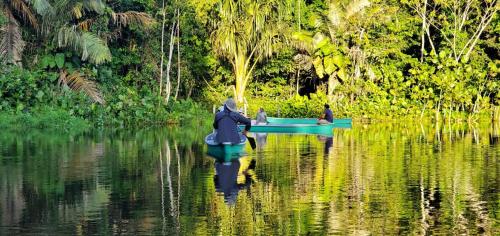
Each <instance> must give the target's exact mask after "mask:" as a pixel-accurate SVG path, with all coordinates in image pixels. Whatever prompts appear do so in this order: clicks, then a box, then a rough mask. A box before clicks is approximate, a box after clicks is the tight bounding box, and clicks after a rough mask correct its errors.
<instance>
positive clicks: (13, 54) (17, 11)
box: [0, 0, 40, 65]
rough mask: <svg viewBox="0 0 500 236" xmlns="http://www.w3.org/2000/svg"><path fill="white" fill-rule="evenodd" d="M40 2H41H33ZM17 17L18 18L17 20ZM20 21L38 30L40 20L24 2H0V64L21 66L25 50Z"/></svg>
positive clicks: (8, 0) (6, 0)
mask: <svg viewBox="0 0 500 236" xmlns="http://www.w3.org/2000/svg"><path fill="white" fill-rule="evenodd" d="M33 2H40V1H33ZM16 16H17V18H16ZM19 19H22V20H23V21H24V22H25V23H27V24H29V25H30V26H31V27H33V28H35V29H38V26H39V24H38V19H37V16H36V14H35V13H34V12H33V9H32V8H31V6H29V5H28V4H27V3H26V2H24V1H23V0H1V1H0V62H5V63H11V64H16V65H20V64H21V59H22V53H23V50H24V45H25V43H24V41H23V40H22V36H21V28H20V23H19Z"/></svg>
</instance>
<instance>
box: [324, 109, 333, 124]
mask: <svg viewBox="0 0 500 236" xmlns="http://www.w3.org/2000/svg"><path fill="white" fill-rule="evenodd" d="M325 120H327V121H328V122H330V123H333V112H332V110H330V109H329V108H327V109H325Z"/></svg>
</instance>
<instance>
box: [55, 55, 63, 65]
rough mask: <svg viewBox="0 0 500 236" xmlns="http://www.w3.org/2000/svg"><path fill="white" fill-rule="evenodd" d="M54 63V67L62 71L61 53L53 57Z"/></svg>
mask: <svg viewBox="0 0 500 236" xmlns="http://www.w3.org/2000/svg"><path fill="white" fill-rule="evenodd" d="M55 62H56V65H57V67H58V68H59V69H62V68H63V66H64V54H63V53H57V54H56V56H55Z"/></svg>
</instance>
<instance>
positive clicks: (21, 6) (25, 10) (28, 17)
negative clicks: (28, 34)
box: [10, 0, 38, 29]
mask: <svg viewBox="0 0 500 236" xmlns="http://www.w3.org/2000/svg"><path fill="white" fill-rule="evenodd" d="M10 6H11V7H12V9H14V10H15V11H16V12H18V13H19V14H20V15H21V16H22V18H23V20H24V21H26V22H27V23H28V24H30V25H31V26H33V28H35V29H37V28H38V20H37V19H36V16H35V14H33V12H32V11H31V9H30V7H29V6H28V5H27V4H26V3H25V2H24V1H23V0H11V1H10Z"/></svg>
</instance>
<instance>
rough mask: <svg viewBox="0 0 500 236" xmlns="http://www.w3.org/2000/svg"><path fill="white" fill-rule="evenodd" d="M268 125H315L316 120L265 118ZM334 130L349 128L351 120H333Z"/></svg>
mask: <svg viewBox="0 0 500 236" xmlns="http://www.w3.org/2000/svg"><path fill="white" fill-rule="evenodd" d="M267 122H269V124H317V123H318V119H317V118H277V117H267ZM333 124H334V126H333V127H334V128H351V127H352V119H351V118H344V119H333Z"/></svg>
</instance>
